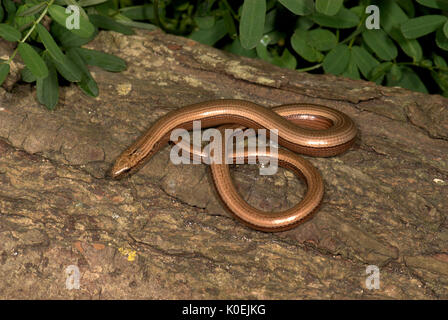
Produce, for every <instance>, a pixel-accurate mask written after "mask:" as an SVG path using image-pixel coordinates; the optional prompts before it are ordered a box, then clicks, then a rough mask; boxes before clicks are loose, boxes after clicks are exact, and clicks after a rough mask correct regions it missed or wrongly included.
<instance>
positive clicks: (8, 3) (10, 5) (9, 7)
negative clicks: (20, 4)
mask: <svg viewBox="0 0 448 320" xmlns="http://www.w3.org/2000/svg"><path fill="white" fill-rule="evenodd" d="M2 2H3V5H4V6H5V9H6V12H7V13H8V16H12V17H13V18H14V14H15V13H16V5H15V4H14V1H12V0H3V1H2Z"/></svg>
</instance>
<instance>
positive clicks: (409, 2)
mask: <svg viewBox="0 0 448 320" xmlns="http://www.w3.org/2000/svg"><path fill="white" fill-rule="evenodd" d="M397 3H398V4H399V5H400V7H401V8H402V9H404V11H406V14H407V15H408V17H411V18H412V17H414V16H415V7H414V3H413V0H397Z"/></svg>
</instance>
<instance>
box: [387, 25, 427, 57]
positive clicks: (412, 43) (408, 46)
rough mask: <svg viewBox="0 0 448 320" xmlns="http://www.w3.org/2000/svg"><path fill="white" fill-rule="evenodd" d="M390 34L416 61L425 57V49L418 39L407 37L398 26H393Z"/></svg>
mask: <svg viewBox="0 0 448 320" xmlns="http://www.w3.org/2000/svg"><path fill="white" fill-rule="evenodd" d="M389 35H390V36H391V38H392V39H394V40H395V41H396V42H397V43H398V44H399V46H400V47H401V49H402V50H403V51H404V53H406V54H407V55H408V56H409V57H411V58H413V59H414V61H420V60H421V59H422V58H423V50H422V47H421V46H420V43H419V42H418V40H416V39H406V38H405V37H404V36H403V34H402V33H401V30H400V29H398V28H393V29H392V30H391V31H390V32H389Z"/></svg>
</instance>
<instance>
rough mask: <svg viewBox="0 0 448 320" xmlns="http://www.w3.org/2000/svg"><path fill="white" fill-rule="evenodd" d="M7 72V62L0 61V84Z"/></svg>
mask: <svg viewBox="0 0 448 320" xmlns="http://www.w3.org/2000/svg"><path fill="white" fill-rule="evenodd" d="M8 73H9V63H0V86H1V85H2V84H3V82H4V81H5V79H6V77H7V76H8Z"/></svg>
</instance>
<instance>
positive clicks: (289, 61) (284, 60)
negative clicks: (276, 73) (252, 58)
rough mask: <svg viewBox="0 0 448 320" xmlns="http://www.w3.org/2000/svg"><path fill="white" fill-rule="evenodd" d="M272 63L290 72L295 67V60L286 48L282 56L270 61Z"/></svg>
mask: <svg viewBox="0 0 448 320" xmlns="http://www.w3.org/2000/svg"><path fill="white" fill-rule="evenodd" d="M272 63H273V64H275V65H276V66H279V67H282V68H288V69H291V70H294V69H295V68H296V67H297V60H296V58H295V57H294V56H293V55H292V54H291V52H289V50H288V49H287V48H285V50H283V54H282V55H281V56H280V57H278V56H277V57H274V58H273V59H272Z"/></svg>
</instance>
